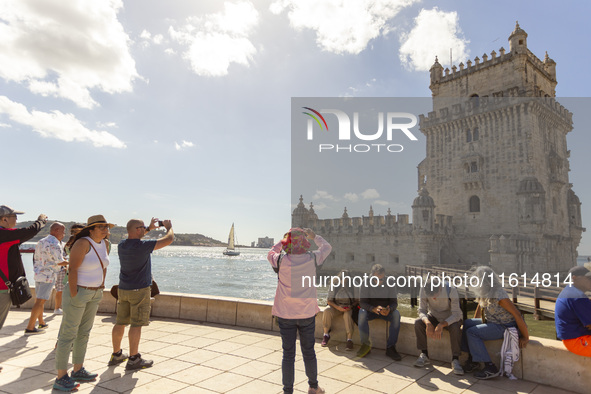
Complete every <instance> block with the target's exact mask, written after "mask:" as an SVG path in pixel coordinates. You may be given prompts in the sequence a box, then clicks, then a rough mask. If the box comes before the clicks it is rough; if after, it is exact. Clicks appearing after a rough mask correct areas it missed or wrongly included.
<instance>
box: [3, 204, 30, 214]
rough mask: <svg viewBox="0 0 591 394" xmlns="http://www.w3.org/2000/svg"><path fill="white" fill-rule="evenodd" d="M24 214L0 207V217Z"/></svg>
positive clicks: (5, 206)
mask: <svg viewBox="0 0 591 394" xmlns="http://www.w3.org/2000/svg"><path fill="white" fill-rule="evenodd" d="M23 213H24V212H21V211H15V210H14V209H12V208H10V207H9V206H7V205H0V216H7V215H22V214H23Z"/></svg>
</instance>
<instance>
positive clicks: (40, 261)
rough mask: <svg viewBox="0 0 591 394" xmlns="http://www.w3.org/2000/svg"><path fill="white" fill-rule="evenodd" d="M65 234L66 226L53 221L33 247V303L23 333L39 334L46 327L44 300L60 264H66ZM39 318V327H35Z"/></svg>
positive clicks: (49, 291)
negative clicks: (45, 234) (34, 297)
mask: <svg viewBox="0 0 591 394" xmlns="http://www.w3.org/2000/svg"><path fill="white" fill-rule="evenodd" d="M65 235H66V226H64V225H63V224H61V223H59V222H55V223H53V224H52V225H51V227H50V228H49V235H48V236H47V237H45V238H41V239H40V240H39V242H37V246H36V247H35V255H34V256H33V269H34V271H35V296H36V298H37V299H36V300H35V305H33V309H31V318H30V319H29V324H28V325H27V328H26V329H25V335H32V334H41V333H44V332H45V329H46V328H47V327H48V325H47V324H45V321H44V320H43V308H44V306H45V301H47V300H48V299H49V297H51V291H52V290H53V285H54V284H55V280H56V278H57V274H58V273H59V271H60V269H61V266H65V265H67V264H68V262H67V261H65V260H64V247H63V245H62V239H64V236H65ZM37 320H39V327H35V323H36V321H37Z"/></svg>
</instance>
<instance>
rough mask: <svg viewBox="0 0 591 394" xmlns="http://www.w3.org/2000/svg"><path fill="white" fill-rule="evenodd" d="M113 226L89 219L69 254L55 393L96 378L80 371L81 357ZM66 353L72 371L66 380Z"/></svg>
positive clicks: (102, 219) (98, 217)
mask: <svg viewBox="0 0 591 394" xmlns="http://www.w3.org/2000/svg"><path fill="white" fill-rule="evenodd" d="M114 226H115V225H114V224H111V223H108V222H107V220H106V219H105V217H104V216H103V215H94V216H91V217H89V218H88V221H87V223H86V226H85V227H84V228H83V229H82V230H81V231H80V232H79V233H78V234H77V235H76V238H75V241H74V245H73V246H72V249H71V251H70V268H69V273H68V287H67V288H66V291H65V292H64V297H63V298H64V299H63V309H64V315H63V318H62V324H61V326H60V331H59V336H58V341H57V349H56V352H55V362H56V368H57V379H56V380H55V383H54V384H53V388H55V389H58V390H62V391H72V390H74V389H76V388H77V387H79V386H80V384H78V383H77V381H82V382H84V381H92V380H95V379H96V377H97V376H98V374H96V373H91V372H88V371H87V370H86V369H85V368H84V357H85V355H86V346H87V344H88V338H89V336H90V330H91V329H92V325H93V324H94V317H95V316H96V312H97V310H98V304H99V302H100V300H101V299H102V297H103V289H104V288H105V276H106V274H107V266H108V265H109V252H110V243H109V241H107V240H106V238H107V236H108V235H109V229H110V228H112V227H114ZM70 351H71V352H72V364H74V369H73V371H72V375H71V376H68V370H67V367H68V359H69V357H70Z"/></svg>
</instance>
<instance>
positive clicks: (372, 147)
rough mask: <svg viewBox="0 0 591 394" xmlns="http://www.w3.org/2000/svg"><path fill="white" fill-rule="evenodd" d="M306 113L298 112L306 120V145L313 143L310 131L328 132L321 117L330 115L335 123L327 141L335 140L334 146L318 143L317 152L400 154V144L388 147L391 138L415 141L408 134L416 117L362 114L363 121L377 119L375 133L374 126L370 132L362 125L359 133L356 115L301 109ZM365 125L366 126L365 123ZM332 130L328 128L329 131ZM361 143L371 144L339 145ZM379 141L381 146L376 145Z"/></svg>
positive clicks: (357, 112)
mask: <svg viewBox="0 0 591 394" xmlns="http://www.w3.org/2000/svg"><path fill="white" fill-rule="evenodd" d="M302 108H303V109H305V110H307V111H305V112H302V113H303V114H304V115H306V116H307V119H306V120H307V122H306V139H307V140H308V141H313V140H314V129H315V128H316V129H317V130H319V131H328V130H329V127H328V123H327V121H326V119H325V117H324V116H323V115H334V116H335V117H336V121H337V132H336V133H334V134H332V135H331V138H334V139H336V140H337V141H335V142H336V143H324V141H323V143H319V144H318V151H319V152H320V153H324V152H335V153H337V152H349V153H353V152H357V153H366V152H370V151H375V152H391V153H397V152H402V151H403V150H404V147H403V146H402V145H401V144H397V143H391V142H392V141H393V140H394V139H395V138H399V137H401V136H404V137H406V138H408V139H409V140H410V141H417V138H416V137H415V136H414V134H413V133H412V131H411V129H412V128H413V127H415V126H416V125H417V123H418V119H417V117H416V116H415V115H414V114H412V113H408V112H377V114H376V113H368V112H369V111H365V112H363V113H362V115H363V118H365V119H369V118H373V119H375V118H376V117H377V130H376V129H375V126H374V128H373V130H368V129H369V127H368V126H367V125H365V126H364V127H363V129H362V127H361V126H360V123H361V121H360V118H361V117H360V113H359V111H353V112H352V118H353V121H351V116H350V115H349V114H348V113H347V112H345V111H343V110H340V109H320V110H316V109H313V108H311V107H302ZM366 123H367V122H366ZM333 129H334V128H331V130H333ZM352 140H353V141H354V140H359V141H364V142H366V141H367V142H372V143H360V144H352V143H351V144H343V143H338V142H341V141H352ZM381 141H383V142H382V143H380V142H381Z"/></svg>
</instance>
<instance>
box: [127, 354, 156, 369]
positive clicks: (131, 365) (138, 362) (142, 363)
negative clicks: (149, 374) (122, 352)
mask: <svg viewBox="0 0 591 394" xmlns="http://www.w3.org/2000/svg"><path fill="white" fill-rule="evenodd" d="M152 365H154V361H152V360H144V359H143V358H142V355H141V354H139V353H138V354H137V357H136V358H135V359H133V358H131V357H130V358H129V360H127V364H126V365H125V369H127V370H134V369H144V368H150V367H151V366H152Z"/></svg>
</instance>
